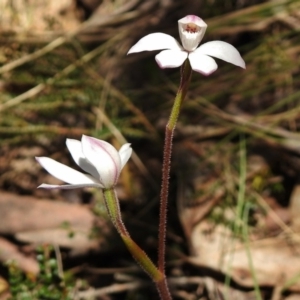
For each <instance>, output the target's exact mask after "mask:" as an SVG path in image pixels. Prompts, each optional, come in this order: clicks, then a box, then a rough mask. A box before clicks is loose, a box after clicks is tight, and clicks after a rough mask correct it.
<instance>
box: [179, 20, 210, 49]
mask: <svg viewBox="0 0 300 300" xmlns="http://www.w3.org/2000/svg"><path fill="white" fill-rule="evenodd" d="M206 28H207V24H206V23H205V22H204V21H203V20H202V19H201V18H199V17H197V16H194V15H189V16H186V17H184V18H182V19H180V20H179V21H178V30H179V35H180V39H181V42H182V45H183V48H184V49H185V50H186V51H189V52H191V51H194V50H195V49H196V48H197V47H198V45H199V43H200V42H201V41H202V39H203V36H204V34H205V31H206Z"/></svg>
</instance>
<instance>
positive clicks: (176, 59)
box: [155, 50, 188, 69]
mask: <svg viewBox="0 0 300 300" xmlns="http://www.w3.org/2000/svg"><path fill="white" fill-rule="evenodd" d="M187 57H188V53H187V52H185V51H175V50H164V51H161V52H160V53H158V54H157V55H156V56H155V60H156V62H157V64H158V65H159V67H160V68H162V69H165V68H177V67H180V66H181V65H182V64H183V63H184V61H185V60H186V59H187Z"/></svg>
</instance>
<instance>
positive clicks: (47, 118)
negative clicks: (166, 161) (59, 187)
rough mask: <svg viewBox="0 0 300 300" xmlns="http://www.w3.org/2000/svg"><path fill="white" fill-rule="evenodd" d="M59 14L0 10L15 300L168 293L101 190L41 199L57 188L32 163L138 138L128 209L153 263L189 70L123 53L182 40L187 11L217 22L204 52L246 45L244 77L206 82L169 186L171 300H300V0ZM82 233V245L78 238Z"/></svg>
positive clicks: (0, 101)
mask: <svg viewBox="0 0 300 300" xmlns="http://www.w3.org/2000/svg"><path fill="white" fill-rule="evenodd" d="M41 2H43V3H42V4H41ZM48 2H49V3H47V4H45V3H44V1H38V0H31V1H28V2H26V5H25V3H23V2H22V1H10V0H0V10H1V15H0V63H1V66H0V76H1V77H0V91H1V93H0V143H1V147H0V188H1V194H0V195H1V199H0V202H1V203H0V206H1V209H0V210H1V211H2V213H0V216H1V220H2V223H3V224H2V229H1V230H0V233H1V240H0V249H1V251H0V252H1V253H2V254H0V260H1V261H2V262H3V266H2V268H1V276H2V277H1V278H2V281H1V282H3V284H2V285H3V288H2V297H3V299H7V297H14V298H13V299H35V298H36V299H155V297H157V296H156V292H155V290H154V289H153V286H152V285H151V282H149V281H148V278H147V277H146V276H144V275H143V274H142V272H141V271H140V270H139V268H137V267H136V266H135V263H134V261H133V260H132V259H131V257H130V255H129V254H128V253H127V251H126V249H125V247H124V246H123V245H122V244H121V242H120V240H119V238H118V236H116V235H115V233H114V231H113V230H112V229H111V227H110V224H109V222H107V221H106V216H105V213H104V208H103V207H95V205H94V203H95V199H96V198H97V197H99V195H98V194H97V192H96V191H94V190H84V191H82V190H78V191H75V192H74V191H72V192H70V191H66V192H58V191H46V190H37V189H36V187H37V186H38V185H39V184H41V183H42V182H47V183H53V182H54V181H53V180H54V179H53V178H52V177H51V176H50V175H48V174H46V172H45V171H43V170H42V169H41V168H40V167H39V166H38V165H37V163H36V162H35V160H34V156H50V157H52V158H54V159H56V160H58V161H60V162H63V163H66V164H68V165H71V166H74V163H73V162H72V160H71V157H70V155H69V154H68V152H67V151H66V147H65V139H66V138H75V139H80V137H81V135H82V134H87V135H91V136H94V137H97V138H100V139H105V140H107V141H109V142H111V143H113V144H114V145H115V146H116V147H117V148H118V147H119V146H120V145H121V144H123V143H124V141H125V140H127V141H129V142H131V143H132V147H133V149H134V151H135V155H134V156H133V158H132V160H131V162H130V164H129V166H128V168H127V169H126V170H125V172H123V173H122V177H121V179H120V185H119V187H118V189H119V197H120V199H121V205H122V213H123V215H124V219H125V222H126V224H127V226H128V227H129V229H130V232H131V233H132V235H133V236H134V237H135V238H136V239H137V240H138V241H139V243H141V244H142V245H143V246H144V248H145V249H146V250H147V252H149V253H150V255H151V256H153V258H154V259H155V257H156V241H157V223H158V222H157V212H158V195H159V187H160V172H161V169H160V168H161V165H160V164H161V159H162V153H161V151H162V143H163V134H164V127H165V125H166V120H167V117H168V114H169V111H170V108H171V105H172V101H173V99H174V96H175V93H176V90H177V87H178V83H179V69H167V70H160V69H159V67H158V66H157V65H156V63H155V61H154V53H152V52H151V53H150V52H149V53H148V52H147V53H146V52H144V53H140V54H136V55H130V56H126V53H127V51H128V49H129V48H130V47H131V45H133V44H134V43H135V42H136V41H137V40H138V39H139V38H141V37H142V36H144V35H145V34H148V33H152V32H165V33H168V34H171V35H173V36H174V37H176V38H178V30H177V20H178V19H180V18H182V17H183V16H185V15H187V14H195V15H199V16H200V17H201V18H203V19H204V20H205V22H206V23H207V24H208V30H207V33H206V35H205V37H204V40H203V42H206V41H210V40H223V41H227V42H229V43H231V44H233V45H234V46H235V47H236V48H237V49H239V51H240V52H241V54H242V56H243V58H244V59H245V61H246V65H247V69H246V70H242V69H239V68H236V67H234V66H232V65H229V64H226V63H224V62H222V61H218V65H219V69H218V70H217V71H216V72H215V73H213V74H212V75H211V76H209V77H204V76H202V75H200V74H196V73H194V74H193V78H192V84H191V87H190V91H189V94H188V97H187V99H186V101H185V103H184V106H183V108H182V113H181V116H180V120H179V124H178V129H177V131H176V135H175V144H174V158H173V166H172V177H171V191H170V192H171V195H170V200H171V202H170V208H169V236H168V240H167V245H168V274H169V277H170V281H171V286H172V291H173V295H174V297H175V299H191V300H192V299H210V300H212V299H272V300H278V299H289V300H291V299H297V297H299V292H300V282H299V274H300V273H299V270H300V263H299V261H300V260H299V256H298V255H299V249H300V248H299V235H298V233H297V232H298V229H299V224H300V223H299V214H300V211H299V209H300V205H299V203H300V202H299V201H300V195H299V193H300V189H299V175H298V174H299V170H300V157H299V155H300V150H299V149H300V134H299V133H298V131H299V126H300V124H299V120H300V108H299V91H298V90H299V86H300V78H299V74H300V73H299V59H298V57H299V52H300V47H299V39H300V38H299V28H300V1H296V0H272V1H254V0H253V1H251V0H239V1H227V0H226V1H219V0H215V1H212V0H207V1H205V0H201V1H200V0H198V1H195V0H194V1H193V0H188V1H183V2H180V1H172V0H160V1H159V0H148V1H145V0H144V1H139V0H134V1H124V0H115V1H112V0H111V1H109V0H107V1H105V0H103V1H83V0H81V1H79V0H77V1H71V0H70V1H67V0H66V1H59V3H58V2H57V1H48ZM41 202H43V204H41ZM12 203H13V204H12ZM39 205H44V206H43V207H42V206H39ZM55 205H66V206H59V207H57V206H55ZM71 206H72V207H73V208H69V207H71ZM60 207H61V208H63V209H61V208H60ZM74 207H76V209H77V208H78V211H77V210H76V211H75V208H74ZM71 209H74V211H73V210H71ZM90 211H92V213H90V214H89V212H90ZM18 212H19V214H18ZM35 212H36V214H35ZM46 212H48V213H49V214H50V216H52V217H53V218H54V216H55V219H56V221H55V222H54V221H53V219H51V217H49V218H47V217H46ZM22 213H23V214H22ZM44 214H45V215H44ZM17 216H19V217H17ZM95 216H96V217H95ZM30 219H31V221H32V222H31V223H30V222H29V221H30ZM50 220H51V222H52V223H51V222H50ZM81 221H82V222H81ZM53 222H54V223H53ZM80 222H81V223H80ZM79 223H80V224H79ZM87 224H88V225H87ZM75 227H76V228H75ZM58 229H60V230H62V231H63V232H64V233H65V235H64V236H63V237H62V236H61V235H59V234H61V231H59V233H58V231H57V230H58ZM81 231H86V234H85V236H86V237H87V238H86V239H85V240H84V241H83V240H81V239H78V240H77V239H76V238H74V236H75V237H78V235H79V234H78V232H81ZM29 233H31V234H29ZM66 235H67V236H68V239H69V240H72V242H70V241H68V239H67V240H66V237H65V236H66ZM50 236H51V238H50ZM37 245H42V246H43V247H42V248H40V249H39V250H38V251H37V250H36V246H37ZM47 245H53V246H54V250H51V249H52V248H51V247H50V246H49V247H48V246H47ZM59 246H60V247H59ZM9 247H11V248H9ZM3 253H4V254H3ZM11 253H13V255H12V254H11ZM39 255H40V256H39ZM36 257H37V258H38V260H37V259H36ZM45 257H46V258H47V259H46V260H43V259H42V258H45ZM50 258H53V259H54V262H53V264H52V265H51V266H49V264H48V262H49V260H50ZM7 261H14V262H16V261H17V264H16V265H15V264H14V263H12V262H10V263H9V265H7ZM25 262H26V263H25ZM27 263H28V264H27ZM53 266H54V267H53ZM38 267H39V268H40V269H41V270H42V271H41V273H40V275H38V274H37V269H38ZM16 268H17V269H16ZM43 268H44V269H45V270H44V269H43ZM16 270H19V271H16ZM20 272H21V273H20ZM47 274H48V275H47ZM47 276H48V277H47ZM49 276H50V277H49ZM45 278H46V279H45ZM49 278H50V279H49ZM14 280H15V281H14ZM14 282H17V284H15V283H14ZM51 282H52V284H51ZM16 286H17V287H18V289H14V287H16ZM22 287H24V288H23V289H22ZM44 289H45V290H46V291H45V292H44ZM47 293H48V294H49V295H48V296H47ZM9 295H10V296H9ZM28 295H29V296H28ZM51 295H52V296H53V295H56V296H55V297H57V298H51V297H52V296H51ZM5 297H6V298H5ZM26 297H27V298H26ZM47 297H48V298H47ZM53 297H54V296H53ZM293 297H294V298H293Z"/></svg>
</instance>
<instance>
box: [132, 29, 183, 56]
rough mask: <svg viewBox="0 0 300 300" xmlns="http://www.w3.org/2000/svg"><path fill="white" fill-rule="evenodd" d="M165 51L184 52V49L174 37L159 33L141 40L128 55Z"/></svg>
mask: <svg viewBox="0 0 300 300" xmlns="http://www.w3.org/2000/svg"><path fill="white" fill-rule="evenodd" d="M163 49H173V50H182V47H181V46H180V44H179V43H178V42H177V41H176V39H174V38H173V37H172V36H170V35H168V34H165V33H161V32H157V33H151V34H148V35H146V36H144V37H143V38H141V39H140V40H139V41H138V42H137V43H136V44H135V45H133V46H132V47H131V48H130V49H129V51H128V53H127V54H131V53H136V52H142V51H154V50H163Z"/></svg>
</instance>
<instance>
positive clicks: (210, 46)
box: [195, 41, 246, 69]
mask: <svg viewBox="0 0 300 300" xmlns="http://www.w3.org/2000/svg"><path fill="white" fill-rule="evenodd" d="M195 52H198V53H202V54H206V55H209V56H213V57H216V58H219V59H222V60H224V61H226V62H229V63H231V64H234V65H236V66H239V67H241V68H243V69H245V68H246V64H245V61H244V60H243V58H242V57H241V55H240V53H239V51H238V50H237V49H236V48H235V47H233V46H232V45H231V44H228V43H226V42H222V41H212V42H208V43H205V44H203V45H201V46H200V47H199V48H198V49H197V50H196V51H195Z"/></svg>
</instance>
